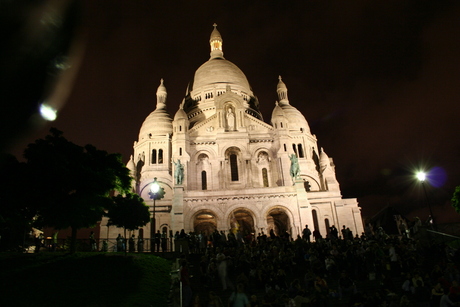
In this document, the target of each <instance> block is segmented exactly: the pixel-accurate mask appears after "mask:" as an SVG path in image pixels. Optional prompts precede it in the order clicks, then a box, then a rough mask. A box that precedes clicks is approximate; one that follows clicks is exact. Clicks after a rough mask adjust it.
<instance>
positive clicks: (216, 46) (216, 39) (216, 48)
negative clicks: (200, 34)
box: [209, 23, 224, 59]
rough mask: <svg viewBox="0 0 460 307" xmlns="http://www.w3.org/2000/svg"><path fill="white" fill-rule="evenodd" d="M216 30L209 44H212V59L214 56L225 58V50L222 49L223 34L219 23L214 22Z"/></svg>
mask: <svg viewBox="0 0 460 307" xmlns="http://www.w3.org/2000/svg"><path fill="white" fill-rule="evenodd" d="M213 27H214V30H213V31H212V33H211V37H210V38H209V44H210V45H211V59H214V58H224V52H223V50H222V43H223V40H222V36H221V35H220V33H219V31H218V30H217V24H216V23H214V24H213Z"/></svg>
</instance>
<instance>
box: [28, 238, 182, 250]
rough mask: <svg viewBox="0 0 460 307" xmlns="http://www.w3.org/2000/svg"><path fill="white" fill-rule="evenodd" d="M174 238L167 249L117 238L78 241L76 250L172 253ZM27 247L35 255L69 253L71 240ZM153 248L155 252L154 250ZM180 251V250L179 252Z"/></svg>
mask: <svg viewBox="0 0 460 307" xmlns="http://www.w3.org/2000/svg"><path fill="white" fill-rule="evenodd" d="M173 243H174V241H173V238H168V239H167V240H166V246H165V248H162V244H161V243H160V244H159V246H157V245H156V244H154V243H153V240H150V239H144V240H142V241H139V240H138V239H135V240H134V244H133V243H132V242H131V243H130V240H129V239H128V240H125V239H123V240H117V239H116V238H109V239H97V240H95V244H92V243H91V240H90V239H77V240H76V250H77V251H79V252H91V251H98V252H125V251H127V252H129V253H143V252H163V251H164V252H172V251H174V248H173ZM26 245H27V246H25V248H24V250H25V252H29V253H34V252H38V251H49V252H54V251H56V252H57V251H68V250H70V238H68V239H52V238H46V239H41V240H36V241H35V242H33V241H28V242H27V244H26ZM152 248H153V250H152ZM177 251H179V250H177Z"/></svg>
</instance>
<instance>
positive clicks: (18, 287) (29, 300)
mask: <svg viewBox="0 0 460 307" xmlns="http://www.w3.org/2000/svg"><path fill="white" fill-rule="evenodd" d="M170 270H171V262H169V261H167V260H165V259H163V258H160V257H156V256H153V255H149V254H135V255H132V254H128V255H127V256H125V255H124V254H122V253H76V254H73V255H71V254H65V253H39V254H18V253H0V289H1V292H2V294H1V295H0V306H78V307H86V306H91V307H93V306H94V307H96V306H155V307H156V306H158V307H161V306H167V298H168V294H169V287H170V275H169V273H170Z"/></svg>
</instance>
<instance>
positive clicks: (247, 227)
mask: <svg viewBox="0 0 460 307" xmlns="http://www.w3.org/2000/svg"><path fill="white" fill-rule="evenodd" d="M235 228H237V229H238V231H240V232H241V234H243V235H246V234H248V233H254V232H255V230H254V218H253V217H252V214H251V212H249V211H248V210H246V209H243V208H240V209H236V210H235V211H233V212H232V213H231V215H230V229H231V230H234V229H235Z"/></svg>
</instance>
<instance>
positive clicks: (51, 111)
mask: <svg viewBox="0 0 460 307" xmlns="http://www.w3.org/2000/svg"><path fill="white" fill-rule="evenodd" d="M39 110H40V115H41V116H42V118H43V119H44V120H47V121H50V122H51V121H54V120H55V119H56V117H57V110H56V109H55V108H53V107H52V106H50V105H48V104H46V103H42V104H41V105H40V109H39Z"/></svg>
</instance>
